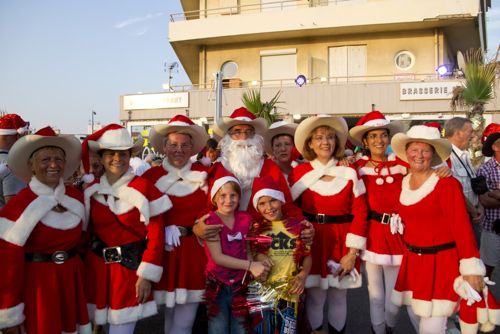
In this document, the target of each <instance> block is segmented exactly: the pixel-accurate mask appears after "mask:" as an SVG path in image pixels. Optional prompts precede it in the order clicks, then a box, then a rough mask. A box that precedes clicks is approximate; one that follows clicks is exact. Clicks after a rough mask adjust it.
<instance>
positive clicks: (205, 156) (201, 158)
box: [196, 138, 220, 167]
mask: <svg viewBox="0 0 500 334" xmlns="http://www.w3.org/2000/svg"><path fill="white" fill-rule="evenodd" d="M218 146H219V143H218V142H217V140H216V139H215V138H208V140H207V144H206V145H205V147H204V148H203V149H202V150H201V152H200V153H198V155H197V156H196V160H197V161H198V162H199V163H201V164H203V165H205V166H207V167H210V166H212V165H213V164H214V163H215V162H216V161H217V159H218V158H219V156H220V150H219V148H218Z"/></svg>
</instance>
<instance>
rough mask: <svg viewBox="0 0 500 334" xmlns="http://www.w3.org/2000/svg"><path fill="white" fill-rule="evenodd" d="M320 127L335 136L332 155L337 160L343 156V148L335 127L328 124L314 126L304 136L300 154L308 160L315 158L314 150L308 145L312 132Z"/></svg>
mask: <svg viewBox="0 0 500 334" xmlns="http://www.w3.org/2000/svg"><path fill="white" fill-rule="evenodd" d="M320 129H325V130H326V131H327V132H328V133H329V134H330V133H331V134H333V136H334V137H335V148H334V150H333V154H332V157H334V158H335V159H338V160H340V159H342V158H343V157H344V148H343V147H342V145H340V141H339V137H338V136H337V134H336V133H335V129H334V128H332V127H331V126H328V125H320V126H318V127H316V128H314V129H313V130H312V131H311V132H310V133H309V135H308V136H307V137H306V140H305V141H304V147H303V150H302V151H303V152H302V156H303V157H304V158H305V159H306V160H309V161H313V160H314V159H316V153H314V150H313V149H311V148H310V147H309V144H310V143H311V141H312V137H313V136H314V134H315V133H316V132H317V131H318V130H320Z"/></svg>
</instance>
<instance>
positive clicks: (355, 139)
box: [349, 110, 404, 147]
mask: <svg viewBox="0 0 500 334" xmlns="http://www.w3.org/2000/svg"><path fill="white" fill-rule="evenodd" d="M380 129H387V130H388V131H389V135H390V136H391V137H392V136H393V135H395V134H396V133H399V132H402V131H403V129H404V124H403V123H402V122H400V121H392V122H391V121H389V120H388V119H386V118H385V116H384V115H383V114H382V113H381V112H380V111H378V110H374V111H371V112H369V113H367V114H366V115H364V116H363V117H361V119H360V120H359V121H358V123H356V125H355V126H354V127H352V128H351V130H349V136H350V140H351V142H352V143H353V144H354V145H356V146H359V147H363V146H364V145H363V137H364V136H365V134H366V133H367V132H369V131H372V130H380Z"/></svg>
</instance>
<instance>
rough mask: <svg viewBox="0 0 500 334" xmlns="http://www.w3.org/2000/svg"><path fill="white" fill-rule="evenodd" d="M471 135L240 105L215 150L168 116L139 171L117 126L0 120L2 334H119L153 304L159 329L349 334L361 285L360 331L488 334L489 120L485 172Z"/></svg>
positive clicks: (496, 140) (497, 212)
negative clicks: (60, 126)
mask: <svg viewBox="0 0 500 334" xmlns="http://www.w3.org/2000/svg"><path fill="white" fill-rule="evenodd" d="M472 128H473V124H472V123H471V122H470V121H469V120H468V119H466V118H461V117H454V118H451V119H449V120H448V121H446V123H445V124H444V129H443V130H442V129H441V128H440V127H439V125H437V124H419V125H413V126H411V127H410V128H408V129H407V128H406V127H405V125H404V124H403V123H402V122H400V121H389V120H388V119H387V118H386V117H385V116H384V115H383V114H382V113H380V112H378V111H372V112H369V113H367V114H366V115H364V116H363V117H362V118H361V119H360V120H359V121H358V122H357V124H356V125H355V126H353V127H351V128H350V129H349V128H348V126H347V123H346V121H345V120H344V119H343V118H342V117H335V116H332V115H317V116H311V117H308V118H306V119H304V120H303V121H302V122H300V124H293V123H287V122H285V121H278V122H275V123H273V124H271V125H269V126H268V124H267V123H266V121H265V120H264V119H262V118H258V117H255V116H254V115H253V114H252V113H250V112H249V111H248V110H247V109H246V108H244V107H242V108H238V109H236V110H235V111H234V112H233V113H232V114H231V115H230V116H228V117H223V118H221V119H220V120H219V121H218V122H217V123H216V124H214V126H213V132H214V136H213V138H209V136H208V134H207V132H206V130H205V129H204V128H203V127H201V126H198V125H196V124H195V123H193V121H192V120H191V119H189V118H188V117H186V116H182V115H177V116H175V117H174V118H172V119H171V120H170V121H169V122H168V123H165V124H159V125H156V126H154V127H152V128H151V130H150V135H149V142H150V145H151V147H152V148H153V149H154V152H155V153H154V154H150V155H148V156H147V157H145V158H144V159H142V157H141V153H142V150H143V141H142V138H139V139H138V140H136V141H134V140H133V138H132V137H131V135H130V133H129V132H128V131H127V129H126V128H124V127H122V126H121V125H118V124H109V125H107V126H105V127H103V128H102V129H100V130H99V131H96V132H94V133H93V134H91V135H89V136H88V137H87V138H85V140H83V142H80V141H79V140H78V139H76V137H74V136H71V135H64V134H57V133H55V132H54V130H53V129H52V128H51V127H46V128H43V129H40V130H38V131H37V132H35V133H29V123H28V122H26V121H25V120H23V119H22V118H21V117H20V116H19V115H15V114H8V115H5V116H2V117H1V118H0V181H1V187H0V207H1V209H0V259H1V260H0V261H1V263H2V275H0V332H1V333H9V334H13V333H16V334H17V333H24V332H26V333H30V334H31V333H41V334H50V333H91V332H92V331H94V332H100V331H106V332H107V333H111V334H122V333H123V334H126V333H133V332H134V329H135V326H136V323H137V321H139V320H141V319H146V318H148V317H150V316H152V315H154V314H157V313H158V311H159V310H160V311H162V312H164V319H165V321H164V332H165V333H175V334H177V333H181V334H182V333H191V332H193V333H194V332H199V331H201V329H197V328H200V327H199V323H203V324H205V323H206V324H207V325H206V326H207V327H208V333H324V332H325V331H326V332H327V333H346V331H348V330H349V329H348V328H347V329H346V327H347V326H346V324H347V318H348V317H352V316H355V315H351V314H348V312H347V303H348V298H347V289H353V288H359V287H360V286H362V284H363V280H364V279H366V281H367V283H366V284H367V287H368V296H369V304H370V320H371V327H370V329H367V331H370V332H371V333H375V334H388V333H393V332H394V328H395V326H396V323H397V319H398V315H399V312H400V308H401V307H402V306H404V307H406V308H407V311H408V315H409V317H410V320H411V323H412V325H413V327H414V329H415V331H416V332H417V333H421V334H427V333H446V331H450V330H452V329H451V328H450V325H453V323H454V321H453V319H455V317H458V319H459V321H458V322H459V327H460V330H461V332H462V333H467V334H468V333H477V332H478V331H479V330H481V331H482V332H487V331H492V330H494V328H495V326H497V325H500V305H499V304H498V303H497V301H496V299H495V297H494V296H493V294H492V293H491V291H489V288H488V287H489V286H490V285H491V284H493V282H491V280H490V279H489V278H491V275H492V272H493V270H494V269H495V268H496V267H497V266H498V265H499V264H500V125H499V124H496V123H492V124H490V125H488V126H487V127H486V129H485V131H484V134H483V137H482V138H481V141H482V142H483V151H482V153H483V155H484V156H485V157H486V160H485V162H484V163H483V164H482V165H481V166H473V165H472V163H471V157H470V155H469V153H468V147H469V143H470V141H471V139H472V136H473V131H472ZM443 133H444V135H443ZM348 146H349V147H351V148H352V150H347V149H346V148H347V147H348ZM346 152H349V154H346ZM325 309H326V311H324V310H325ZM201 327H203V326H201Z"/></svg>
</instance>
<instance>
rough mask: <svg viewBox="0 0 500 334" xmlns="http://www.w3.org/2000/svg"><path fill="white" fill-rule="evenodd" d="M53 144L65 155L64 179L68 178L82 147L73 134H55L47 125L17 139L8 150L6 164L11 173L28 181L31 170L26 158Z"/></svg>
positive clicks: (78, 160)
mask: <svg viewBox="0 0 500 334" xmlns="http://www.w3.org/2000/svg"><path fill="white" fill-rule="evenodd" d="M46 146H54V147H59V148H60V149H62V150H63V151H64V153H65V156H66V165H65V167H64V175H63V177H64V179H65V180H66V179H68V178H69V177H70V176H71V175H73V172H74V171H75V170H76V169H77V168H78V166H79V165H80V159H81V153H82V147H81V145H80V141H79V140H78V139H77V138H76V137H75V136H73V135H57V134H56V133H55V132H54V130H53V129H52V128H51V127H49V126H47V127H45V128H43V129H40V130H38V131H37V132H36V133H34V134H32V135H26V136H24V137H21V138H20V139H19V140H17V141H16V142H15V143H14V145H13V146H12V148H11V149H10V151H9V155H8V158H7V164H8V166H9V169H10V170H11V171H12V173H13V174H14V175H15V176H17V177H18V178H19V179H21V180H23V181H25V182H29V180H30V179H31V176H32V175H33V172H32V171H31V168H30V167H29V166H28V159H29V158H30V157H31V156H32V155H33V152H35V151H37V150H39V149H41V148H43V147H46Z"/></svg>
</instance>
